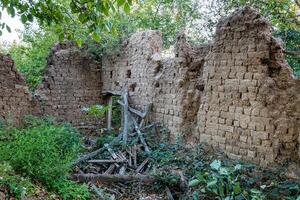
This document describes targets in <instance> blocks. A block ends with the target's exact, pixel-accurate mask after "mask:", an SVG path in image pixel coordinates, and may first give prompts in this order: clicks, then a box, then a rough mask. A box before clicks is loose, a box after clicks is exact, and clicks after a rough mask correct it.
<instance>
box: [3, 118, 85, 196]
mask: <svg viewBox="0 0 300 200" xmlns="http://www.w3.org/2000/svg"><path fill="white" fill-rule="evenodd" d="M79 150H80V138H79V134H78V132H77V130H76V129H75V128H73V127H72V126H70V125H68V124H58V123H56V122H55V121H54V120H53V118H46V119H38V118H35V117H28V118H27V119H25V126H24V127H22V128H15V127H12V126H9V125H8V126H4V127H3V128H2V129H0V155H1V157H0V159H1V160H2V161H6V162H8V163H9V164H10V165H11V166H12V168H13V170H14V171H15V172H16V173H18V174H20V175H22V176H24V177H29V178H31V179H33V180H35V181H38V182H40V183H42V184H43V185H44V186H45V187H46V188H47V189H49V190H52V191H56V192H57V193H59V194H64V191H70V193H69V194H64V195H63V197H64V199H87V198H86V196H88V193H87V189H86V187H85V186H78V187H75V185H76V184H75V183H74V182H71V181H67V180H66V175H67V173H68V172H69V171H70V169H71V168H70V165H69V163H71V161H72V160H73V159H74V158H75V157H76V156H77V154H78V153H79ZM1 160H0V161H1ZM71 196H72V197H71Z"/></svg>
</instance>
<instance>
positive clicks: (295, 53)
mask: <svg viewBox="0 0 300 200" xmlns="http://www.w3.org/2000/svg"><path fill="white" fill-rule="evenodd" d="M283 52H284V53H285V54H287V55H290V56H297V57H300V51H287V50H284V51H283Z"/></svg>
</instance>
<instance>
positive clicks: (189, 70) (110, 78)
mask: <svg viewBox="0 0 300 200" xmlns="http://www.w3.org/2000/svg"><path fill="white" fill-rule="evenodd" d="M176 51H177V52H176V56H175V57H174V58H170V57H164V55H163V54H162V38H161V35H160V33H159V32H158V31H145V32H139V33H136V34H134V35H133V36H132V37H130V38H129V39H128V40H127V41H125V43H124V44H123V47H122V48H121V50H120V52H119V53H116V54H114V55H110V56H107V57H105V58H104V59H103V62H102V80H103V93H116V92H117V93H121V92H123V91H124V90H125V88H128V90H129V96H130V101H131V102H130V103H131V104H132V105H134V107H137V108H139V109H141V110H143V109H144V106H145V105H147V104H150V103H151V104H152V110H151V117H152V120H153V121H157V122H162V123H163V124H164V125H166V126H167V127H168V128H169V129H170V131H171V132H172V133H173V136H174V137H175V135H176V134H177V133H179V132H182V131H181V130H183V129H185V128H184V127H183V125H186V124H188V123H189V124H190V123H191V122H192V121H194V120H195V119H196V116H197V110H198V109H191V108H193V107H197V105H198V104H197V101H198V100H199V98H200V91H199V90H198V89H197V85H198V82H197V79H198V77H199V76H198V75H199V72H200V71H201V68H202V65H203V58H204V57H205V55H206V54H207V53H208V51H209V45H202V46H197V47H196V46H191V45H189V44H188V43H186V41H185V38H181V36H179V38H178V41H177V44H176ZM198 88H199V87H198ZM200 88H201V87H200ZM195 110H196V111H195Z"/></svg>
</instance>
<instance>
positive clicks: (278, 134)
mask: <svg viewBox="0 0 300 200" xmlns="http://www.w3.org/2000/svg"><path fill="white" fill-rule="evenodd" d="M203 77H204V85H205V87H204V94H203V98H202V102H201V105H200V109H199V112H198V134H199V135H198V137H199V142H208V143H209V144H212V145H213V146H215V147H218V148H220V149H223V150H225V151H226V152H227V154H228V156H229V157H231V158H234V159H244V160H251V161H254V162H257V163H260V164H262V165H267V164H269V163H273V162H275V161H276V162H280V161H283V160H286V159H291V160H299V154H298V152H297V151H299V141H297V138H298V137H299V130H300V129H299V126H300V122H299V119H300V118H299V114H300V112H299V109H300V107H299V105H300V104H299V99H300V84H299V79H298V80H296V79H294V78H293V77H292V75H291V70H290V68H289V66H288V65H287V63H286V61H285V60H284V54H283V50H282V47H281V46H280V45H279V43H278V42H277V41H276V40H275V39H274V38H273V37H272V35H271V26H270V25H269V23H268V22H267V21H266V19H264V18H263V17H261V16H260V15H259V14H258V13H257V12H256V11H255V10H253V9H251V8H249V7H246V8H244V9H242V10H239V11H236V12H234V13H233V14H232V15H230V16H229V17H227V18H224V19H222V20H221V21H220V22H219V24H218V26H217V30H216V38H215V43H214V45H213V49H212V52H211V53H210V54H209V55H208V56H207V58H206V61H205V64H204V75H203ZM297 148H298V149H297Z"/></svg>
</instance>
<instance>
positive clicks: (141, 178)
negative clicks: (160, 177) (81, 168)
mask: <svg viewBox="0 0 300 200" xmlns="http://www.w3.org/2000/svg"><path fill="white" fill-rule="evenodd" d="M70 178H71V179H72V180H74V181H78V182H81V183H89V182H91V183H96V182H102V183H118V182H132V181H138V182H140V183H144V184H151V183H154V182H155V181H156V179H155V178H154V177H151V176H147V175H142V174H138V175H108V174H105V175H104V174H72V175H71V177H70Z"/></svg>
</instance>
